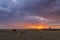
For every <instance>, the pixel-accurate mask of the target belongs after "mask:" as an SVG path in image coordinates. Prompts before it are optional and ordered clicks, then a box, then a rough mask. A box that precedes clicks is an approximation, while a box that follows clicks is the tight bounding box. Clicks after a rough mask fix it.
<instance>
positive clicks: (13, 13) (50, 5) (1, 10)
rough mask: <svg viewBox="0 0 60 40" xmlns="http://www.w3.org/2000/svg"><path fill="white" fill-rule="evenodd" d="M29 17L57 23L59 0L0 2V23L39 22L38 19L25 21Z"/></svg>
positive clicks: (2, 0)
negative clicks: (51, 20)
mask: <svg viewBox="0 0 60 40" xmlns="http://www.w3.org/2000/svg"><path fill="white" fill-rule="evenodd" d="M29 16H39V17H40V16H41V17H44V18H47V19H53V20H57V21H59V20H60V0H16V1H13V0H0V23H4V22H5V23H7V22H13V21H14V22H16V21H19V22H33V23H35V22H36V23H37V22H39V21H38V19H29V20H27V19H25V18H26V17H29ZM57 21H56V22H57ZM54 22H55V21H54Z"/></svg>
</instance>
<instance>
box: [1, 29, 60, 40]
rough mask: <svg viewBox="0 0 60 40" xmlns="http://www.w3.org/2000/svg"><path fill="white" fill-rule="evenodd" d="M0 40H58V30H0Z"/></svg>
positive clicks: (59, 39)
mask: <svg viewBox="0 0 60 40" xmlns="http://www.w3.org/2000/svg"><path fill="white" fill-rule="evenodd" d="M0 40H60V29H44V30H37V29H16V30H15V29H0Z"/></svg>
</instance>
